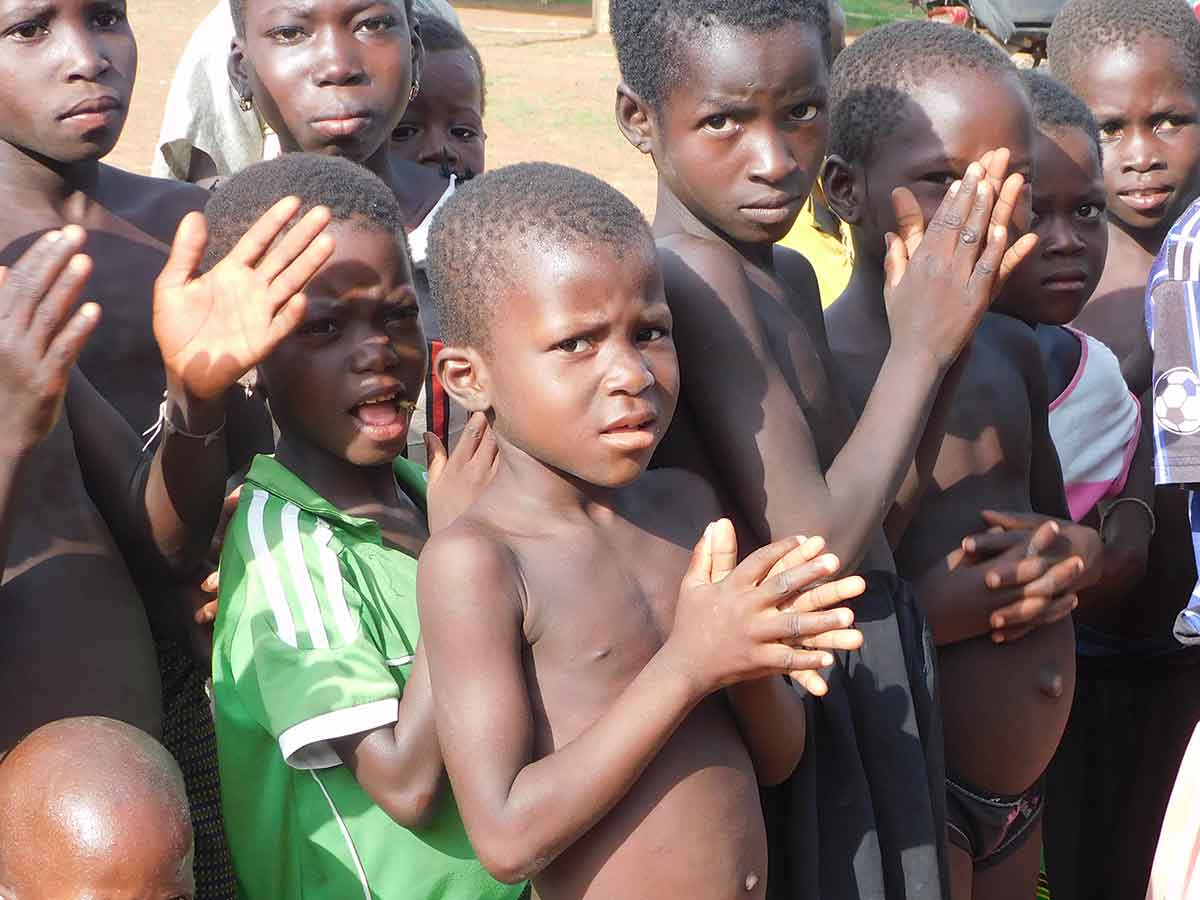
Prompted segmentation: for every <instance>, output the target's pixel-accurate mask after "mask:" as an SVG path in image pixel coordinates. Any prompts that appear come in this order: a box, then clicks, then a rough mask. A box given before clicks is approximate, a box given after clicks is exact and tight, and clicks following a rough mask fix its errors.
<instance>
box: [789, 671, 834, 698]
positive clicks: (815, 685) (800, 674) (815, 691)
mask: <svg viewBox="0 0 1200 900" xmlns="http://www.w3.org/2000/svg"><path fill="white" fill-rule="evenodd" d="M788 677H789V678H791V679H792V681H794V682H796V684H798V685H800V687H802V688H804V690H806V691H808V692H809V693H810V694H812V695H813V696H814V697H824V696H825V695H826V694H827V693H829V685H827V684H826V683H825V679H824V678H822V677H821V676H820V675H818V674H817V673H816V672H814V671H812V670H811V669H801V670H800V671H797V672H789V673H788Z"/></svg>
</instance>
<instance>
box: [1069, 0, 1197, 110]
mask: <svg viewBox="0 0 1200 900" xmlns="http://www.w3.org/2000/svg"><path fill="white" fill-rule="evenodd" d="M1146 36H1152V37H1157V38H1162V39H1164V40H1166V41H1169V42H1170V43H1171V44H1173V45H1174V46H1175V47H1176V48H1177V49H1178V51H1179V56H1178V63H1179V65H1180V67H1181V69H1182V71H1183V72H1184V74H1185V78H1186V79H1187V83H1188V86H1189V87H1191V89H1192V90H1193V91H1196V92H1197V93H1200V21H1197V19H1196V15H1195V13H1193V12H1192V8H1191V6H1190V5H1189V4H1188V3H1187V0H1071V2H1069V3H1068V4H1067V5H1066V6H1064V7H1063V8H1062V9H1061V10H1060V11H1059V13H1058V15H1057V16H1056V17H1055V19H1054V24H1053V25H1051V26H1050V35H1049V37H1047V39H1046V54H1047V60H1048V61H1049V63H1050V70H1051V71H1052V72H1053V73H1054V75H1055V77H1056V78H1058V79H1060V80H1061V81H1062V82H1063V83H1064V84H1066V85H1067V86H1068V87H1070V88H1071V89H1072V90H1075V91H1079V90H1081V89H1082V87H1083V84H1084V77H1085V72H1086V71H1087V67H1088V65H1089V64H1090V63H1091V62H1092V60H1094V59H1095V57H1096V51H1097V50H1099V49H1103V48H1108V47H1112V46H1120V47H1123V48H1125V49H1129V48H1132V47H1134V46H1136V45H1137V43H1138V41H1140V40H1141V39H1142V38H1144V37H1146Z"/></svg>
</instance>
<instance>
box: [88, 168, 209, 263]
mask: <svg viewBox="0 0 1200 900" xmlns="http://www.w3.org/2000/svg"><path fill="white" fill-rule="evenodd" d="M102 171H103V174H104V181H105V184H104V188H103V191H102V202H103V203H104V206H105V208H106V209H109V210H110V211H112V212H113V213H116V214H119V215H121V216H122V217H124V218H127V219H129V220H130V221H131V222H133V223H134V224H135V225H137V227H138V228H140V229H141V230H142V231H144V232H146V233H147V234H149V235H150V236H152V237H154V238H157V239H158V240H160V241H162V242H163V243H164V244H170V243H171V241H172V239H173V238H174V237H175V229H176V228H177V227H178V226H179V222H180V220H182V219H183V217H184V216H186V215H187V214H188V213H190V212H194V211H197V210H200V211H203V209H204V206H205V204H206V203H208V198H209V192H208V191H206V190H204V188H201V187H197V186H196V185H194V184H188V183H187V182H185V181H174V180H172V179H169V178H150V177H149V176H146V175H138V174H136V173H134V172H127V171H125V170H124V169H118V168H115V167H114V166H103V168H102Z"/></svg>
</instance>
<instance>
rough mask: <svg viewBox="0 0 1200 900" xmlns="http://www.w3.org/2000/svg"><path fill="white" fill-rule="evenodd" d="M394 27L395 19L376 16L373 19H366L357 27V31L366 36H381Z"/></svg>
mask: <svg viewBox="0 0 1200 900" xmlns="http://www.w3.org/2000/svg"><path fill="white" fill-rule="evenodd" d="M395 25H396V19H395V18H394V17H392V16H376V17H375V18H373V19H367V20H366V21H365V22H363V23H362V24H361V25H359V26H358V29H359V31H365V32H366V33H367V34H383V33H384V32H385V31H390V30H391V29H392V28H393V27H395Z"/></svg>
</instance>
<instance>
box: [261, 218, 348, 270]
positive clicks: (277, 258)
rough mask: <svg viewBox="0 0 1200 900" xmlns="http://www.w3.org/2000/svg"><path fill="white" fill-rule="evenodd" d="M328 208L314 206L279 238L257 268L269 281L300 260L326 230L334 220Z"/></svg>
mask: <svg viewBox="0 0 1200 900" xmlns="http://www.w3.org/2000/svg"><path fill="white" fill-rule="evenodd" d="M332 217H333V216H332V214H331V213H330V211H329V208H328V207H326V206H314V207H313V208H312V209H310V210H309V211H308V212H306V213H305V214H304V216H303V217H302V218H301V219H300V221H299V222H297V223H296V224H295V225H293V226H292V227H291V228H290V229H288V232H287V234H285V235H284V236H283V237H281V238H279V240H278V241H276V242H275V244H274V245H273V246H271V248H270V249H269V250H267V252H266V255H265V256H263V258H262V260H261V261H260V262H259V263H258V265H257V266H256V267H255V268H256V269H257V270H258V273H259V274H260V275H262V276H263V278H265V279H266V280H267V281H273V280H274V279H275V278H276V277H278V276H279V274H280V273H281V272H283V271H284V270H285V269H287V268H288V266H290V265H291V264H292V263H293V262H295V261H296V260H297V259H299V258H300V256H301V255H302V254H303V253H304V251H305V250H307V249H308V247H309V245H310V244H312V242H313V241H315V240H316V239H317V237H318V236H319V235H320V234H321V232H323V231H324V230H325V226H326V225H328V224H329V220H330V219H331V218H332Z"/></svg>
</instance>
